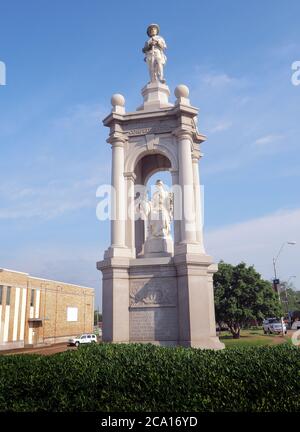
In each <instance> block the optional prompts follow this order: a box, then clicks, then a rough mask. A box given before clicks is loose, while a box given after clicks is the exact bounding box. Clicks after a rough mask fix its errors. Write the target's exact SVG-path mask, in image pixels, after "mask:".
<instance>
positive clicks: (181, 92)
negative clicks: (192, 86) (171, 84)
mask: <svg viewBox="0 0 300 432" xmlns="http://www.w3.org/2000/svg"><path fill="white" fill-rule="evenodd" d="M174 93H175V96H176V98H177V99H179V98H186V99H188V97H189V94H190V91H189V88H188V87H187V86H186V85H184V84H179V85H178V86H177V87H176V88H175V92H174Z"/></svg>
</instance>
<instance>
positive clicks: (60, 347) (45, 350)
mask: <svg viewBox="0 0 300 432" xmlns="http://www.w3.org/2000/svg"><path fill="white" fill-rule="evenodd" d="M75 349H77V348H76V347H74V346H68V345H67V343H60V344H55V345H50V346H45V347H38V348H22V349H14V350H9V351H0V355H1V354H2V355H10V354H42V355H52V354H56V353H59V352H63V351H67V350H75Z"/></svg>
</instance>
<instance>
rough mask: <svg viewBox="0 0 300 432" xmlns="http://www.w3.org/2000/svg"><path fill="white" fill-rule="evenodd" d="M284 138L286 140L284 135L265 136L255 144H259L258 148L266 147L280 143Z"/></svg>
mask: <svg viewBox="0 0 300 432" xmlns="http://www.w3.org/2000/svg"><path fill="white" fill-rule="evenodd" d="M283 138H284V136H283V135H276V134H270V135H265V136H262V137H260V138H258V139H257V140H256V141H255V144H257V145H258V146H265V145H268V144H273V143H274V142H277V141H280V140H282V139H283Z"/></svg>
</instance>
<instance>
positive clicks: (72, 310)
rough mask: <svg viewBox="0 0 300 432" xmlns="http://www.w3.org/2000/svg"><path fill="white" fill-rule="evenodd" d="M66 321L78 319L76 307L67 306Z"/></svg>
mask: <svg viewBox="0 0 300 432" xmlns="http://www.w3.org/2000/svg"><path fill="white" fill-rule="evenodd" d="M67 321H78V308H77V307H69V306H68V307H67Z"/></svg>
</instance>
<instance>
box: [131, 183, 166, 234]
mask: <svg viewBox="0 0 300 432" xmlns="http://www.w3.org/2000/svg"><path fill="white" fill-rule="evenodd" d="M155 186H156V191H155V192H154V194H153V196H152V199H151V201H149V200H148V199H147V198H146V197H145V198H144V199H141V200H140V201H139V203H138V212H139V213H140V214H141V216H142V218H143V219H145V220H146V221H147V226H148V235H147V238H157V237H161V238H170V236H171V220H172V218H173V193H170V192H168V191H166V190H165V188H164V184H163V182H162V181H161V180H157V182H156V183H155Z"/></svg>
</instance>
